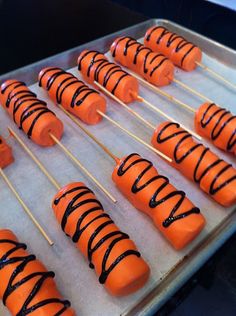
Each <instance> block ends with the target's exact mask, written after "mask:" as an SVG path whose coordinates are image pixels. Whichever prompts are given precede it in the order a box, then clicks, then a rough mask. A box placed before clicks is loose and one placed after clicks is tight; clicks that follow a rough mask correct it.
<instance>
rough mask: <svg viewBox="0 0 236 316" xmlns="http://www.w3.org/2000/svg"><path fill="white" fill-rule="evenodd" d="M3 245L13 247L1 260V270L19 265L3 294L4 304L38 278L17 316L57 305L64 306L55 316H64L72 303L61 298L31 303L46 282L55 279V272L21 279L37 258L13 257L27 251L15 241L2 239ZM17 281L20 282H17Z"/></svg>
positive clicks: (31, 256) (30, 256)
mask: <svg viewBox="0 0 236 316" xmlns="http://www.w3.org/2000/svg"><path fill="white" fill-rule="evenodd" d="M1 244H9V245H12V248H11V249H10V250H9V251H7V252H6V253H5V254H4V255H3V256H2V258H0V270H3V269H4V268H5V267H7V266H9V265H11V264H18V265H17V267H16V268H15V270H14V272H13V273H12V275H11V277H10V280H9V283H8V286H7V288H6V290H5V291H4V293H3V304H4V305H6V302H7V299H8V297H9V296H11V294H12V293H13V292H14V291H16V290H17V289H18V288H20V287H21V286H24V285H25V284H27V282H29V281H31V280H32V279H34V278H36V279H38V280H37V282H36V283H35V285H34V287H33V288H32V290H31V292H30V294H29V296H28V297H27V299H26V301H25V302H24V303H23V305H22V306H21V308H20V310H19V312H18V313H17V314H16V316H26V315H28V314H31V313H33V312H34V311H35V310H37V309H40V308H41V307H43V306H46V305H50V304H55V303H56V304H60V305H62V306H63V307H62V308H61V310H60V311H58V312H57V313H56V314H55V316H59V315H62V314H63V313H64V312H65V311H66V310H67V309H68V308H69V307H70V302H69V301H67V300H60V299H59V298H49V299H45V300H43V301H41V302H38V303H37V304H34V305H31V302H32V301H33V300H34V298H35V297H37V294H38V293H39V292H40V290H41V288H42V286H43V284H44V282H45V281H46V280H47V279H49V278H54V276H55V274H54V272H51V271H49V272H33V273H31V274H28V275H27V276H26V277H25V278H23V279H20V275H21V272H22V271H24V269H26V268H27V265H28V264H29V263H30V262H33V261H35V260H36V257H35V256H34V255H26V256H18V255H17V254H16V255H15V256H13V255H14V253H16V252H17V251H18V250H19V249H24V250H25V249H26V248H27V246H26V245H25V244H22V243H19V242H15V241H13V240H8V239H0V245H1ZM16 279H18V280H19V279H20V280H19V281H16ZM29 305H31V307H29Z"/></svg>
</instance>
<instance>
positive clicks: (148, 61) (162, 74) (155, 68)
mask: <svg viewBox="0 0 236 316" xmlns="http://www.w3.org/2000/svg"><path fill="white" fill-rule="evenodd" d="M110 51H111V53H112V56H113V58H114V59H115V60H116V61H117V62H119V63H120V64H121V65H123V66H125V67H127V68H129V69H131V70H132V71H134V72H136V73H137V74H138V75H140V76H141V77H143V78H144V79H146V80H147V81H148V82H150V83H152V84H154V85H155V86H165V85H168V84H170V83H171V81H172V80H173V78H174V65H173V63H172V62H171V61H170V60H168V59H167V58H166V57H165V56H163V55H162V54H158V53H155V52H153V51H151V49H149V48H147V47H145V46H144V45H142V44H141V43H139V42H137V41H136V40H135V39H133V38H130V37H119V38H117V39H116V40H115V41H114V42H113V43H112V45H111V47H110Z"/></svg>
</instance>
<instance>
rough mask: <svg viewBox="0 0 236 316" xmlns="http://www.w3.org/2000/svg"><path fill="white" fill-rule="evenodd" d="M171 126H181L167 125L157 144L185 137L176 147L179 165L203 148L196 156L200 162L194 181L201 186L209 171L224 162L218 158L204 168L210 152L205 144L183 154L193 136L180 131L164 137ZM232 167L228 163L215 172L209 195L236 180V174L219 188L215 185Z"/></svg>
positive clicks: (196, 145)
mask: <svg viewBox="0 0 236 316" xmlns="http://www.w3.org/2000/svg"><path fill="white" fill-rule="evenodd" d="M171 126H176V127H177V128H180V125H179V124H177V123H168V124H167V125H165V126H164V127H163V128H162V129H161V130H160V131H159V133H158V135H157V139H156V141H157V143H159V144H161V143H164V142H166V141H167V140H169V139H172V138H175V137H178V136H179V135H183V137H182V138H181V139H180V140H179V141H178V143H176V146H175V149H174V160H175V162H176V163H177V164H180V163H181V162H182V161H183V160H184V159H186V158H187V157H188V156H189V155H191V154H193V153H194V152H195V151H196V150H197V149H199V148H201V151H197V153H196V155H198V161H197V163H196V165H195V168H194V173H193V178H194V181H195V182H196V183H198V184H200V182H201V180H202V179H203V178H204V177H205V176H206V175H207V173H208V172H209V171H211V169H214V168H215V167H216V166H218V165H220V164H221V163H222V162H224V160H223V159H220V158H218V157H217V159H216V160H215V161H214V162H213V163H212V164H210V165H208V167H207V168H202V164H203V162H204V159H205V156H206V155H207V153H208V152H209V151H210V149H209V148H207V147H205V146H204V145H203V144H200V143H194V145H193V146H192V147H191V148H190V149H189V150H187V151H185V152H183V150H182V147H181V146H182V144H184V142H185V140H186V139H189V138H192V135H190V134H189V133H188V132H187V131H185V130H180V131H178V132H176V133H174V134H169V133H168V136H166V137H163V133H164V132H165V131H166V130H168V128H169V127H171ZM179 148H181V155H178V152H179ZM231 167H232V165H231V164H228V163H227V164H226V165H224V167H222V168H220V170H219V171H215V177H214V179H213V181H212V182H211V184H210V187H209V194H211V195H214V194H216V193H217V192H218V191H220V190H221V189H223V188H224V187H225V186H227V185H229V184H230V183H231V182H232V181H235V180H236V173H235V175H234V176H232V177H231V178H228V179H227V180H226V181H224V182H221V183H220V184H218V186H215V183H216V181H217V180H218V178H219V177H220V176H221V175H222V174H224V173H225V172H227V170H228V169H230V168H231ZM201 169H202V171H201V172H200V170H201ZM217 169H218V168H216V170H217ZM198 174H199V175H198Z"/></svg>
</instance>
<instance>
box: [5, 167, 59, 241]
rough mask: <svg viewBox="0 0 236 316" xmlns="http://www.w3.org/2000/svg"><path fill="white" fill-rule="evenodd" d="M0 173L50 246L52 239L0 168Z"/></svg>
mask: <svg viewBox="0 0 236 316" xmlns="http://www.w3.org/2000/svg"><path fill="white" fill-rule="evenodd" d="M0 174H1V176H2V177H3V179H4V181H5V182H6V184H7V185H8V187H9V189H10V190H11V191H12V193H13V194H14V195H15V197H16V199H17V200H18V202H19V203H20V204H21V206H22V207H23V209H24V211H25V212H26V214H27V215H28V216H29V217H30V219H31V220H32V222H33V223H34V225H35V226H36V227H37V229H38V230H39V232H40V233H41V234H42V236H43V237H44V238H45V239H46V240H47V242H48V243H49V245H50V246H52V245H53V244H54V243H53V241H52V240H51V239H50V237H49V236H48V235H47V233H46V232H45V230H44V229H43V228H42V226H41V225H40V224H39V222H38V221H37V220H36V218H35V217H34V215H33V213H32V212H31V210H30V209H29V208H28V206H27V205H26V204H25V202H24V201H23V200H22V198H21V197H20V195H19V193H18V192H17V191H16V189H15V188H14V186H13V185H12V183H11V181H10V180H9V179H8V177H7V176H6V175H5V173H4V171H3V170H2V169H1V168H0Z"/></svg>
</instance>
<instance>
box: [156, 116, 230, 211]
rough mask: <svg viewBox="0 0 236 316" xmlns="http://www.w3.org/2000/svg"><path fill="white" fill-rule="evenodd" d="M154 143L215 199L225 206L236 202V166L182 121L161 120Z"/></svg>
mask: <svg viewBox="0 0 236 316" xmlns="http://www.w3.org/2000/svg"><path fill="white" fill-rule="evenodd" d="M152 145H153V147H155V148H156V149H158V150H160V151H161V152H162V153H164V154H165V155H167V156H168V157H170V158H172V162H171V163H170V164H171V165H172V166H173V167H174V168H176V169H177V170H179V171H180V172H181V173H182V174H183V175H184V176H185V177H187V178H189V179H190V180H192V181H194V182H196V183H198V184H199V186H200V188H201V189H202V190H203V191H204V192H206V193H208V194H209V196H210V197H212V198H213V199H214V200H215V201H216V202H218V203H219V204H221V205H224V206H231V205H234V204H235V203H236V170H235V169H234V168H233V167H232V165H230V164H228V163H227V162H225V161H224V160H223V159H220V158H219V157H218V156H217V155H216V154H214V153H213V152H212V151H211V150H210V149H209V148H207V147H205V146H204V145H203V144H201V143H197V142H196V141H195V140H194V139H193V138H192V136H191V135H190V134H189V133H188V132H187V131H185V130H184V129H183V128H181V127H180V126H179V124H177V123H172V122H164V123H162V124H160V125H159V126H158V127H157V128H156V130H155V131H154V134H153V137H152Z"/></svg>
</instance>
